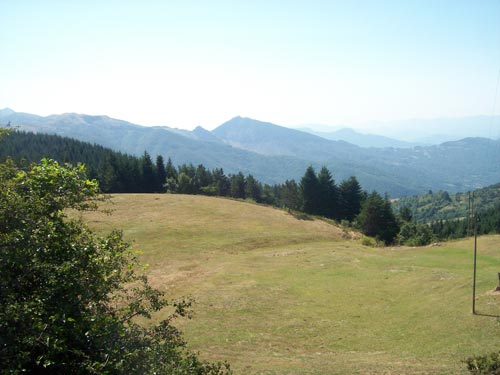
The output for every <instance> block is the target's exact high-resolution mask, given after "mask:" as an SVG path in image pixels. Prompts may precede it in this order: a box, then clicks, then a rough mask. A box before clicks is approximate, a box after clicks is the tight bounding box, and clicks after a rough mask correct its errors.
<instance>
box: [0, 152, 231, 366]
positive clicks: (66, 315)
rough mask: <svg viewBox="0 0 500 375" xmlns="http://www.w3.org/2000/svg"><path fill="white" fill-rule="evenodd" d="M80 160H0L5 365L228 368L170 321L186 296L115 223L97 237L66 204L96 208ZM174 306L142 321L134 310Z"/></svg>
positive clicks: (144, 313) (0, 356)
mask: <svg viewBox="0 0 500 375" xmlns="http://www.w3.org/2000/svg"><path fill="white" fill-rule="evenodd" d="M97 200H98V186H97V183H96V182H95V181H90V180H88V179H87V178H86V175H85V170H84V168H83V166H78V167H70V166H66V167H61V166H60V165H59V164H57V163H56V162H54V161H51V160H42V162H41V163H40V164H36V165H32V166H31V167H30V168H29V169H27V170H21V169H19V168H17V167H16V166H14V164H13V163H12V162H9V161H8V162H6V163H4V164H0V270H1V272H0V363H1V373H2V374H26V373H36V374H225V373H230V370H229V367H228V366H227V365H225V364H212V363H207V362H202V361H200V360H199V359H198V358H197V357H196V355H194V354H193V353H190V352H189V351H188V350H187V349H186V344H185V343H184V341H183V339H182V336H181V334H180V332H179V331H178V330H177V329H176V328H175V327H174V326H173V325H172V321H173V320H174V319H175V318H176V317H179V316H188V314H189V308H190V305H191V302H190V301H186V300H180V301H169V300H166V299H164V298H163V295H162V293H161V292H160V291H158V290H156V289H154V288H152V287H151V286H150V285H149V284H148V281H147V279H146V277H144V276H142V275H138V274H137V273H136V272H135V271H134V270H135V268H136V267H135V265H136V261H135V259H134V258H133V255H132V254H131V251H130V249H129V246H128V244H126V243H125V242H124V241H123V239H122V235H121V233H119V232H112V233H111V234H109V235H108V236H106V237H97V236H96V235H95V234H94V233H92V232H91V231H90V230H89V229H88V228H87V227H86V226H85V225H84V224H83V223H82V222H81V221H78V220H75V219H71V218H69V217H68V216H67V215H66V212H67V210H68V209H76V210H95V209H96V203H97ZM166 306H170V310H171V312H172V313H171V315H170V316H169V317H168V318H167V319H165V320H163V321H162V322H160V323H159V324H157V325H153V326H148V327H144V326H142V325H140V324H138V323H137V321H136V319H135V318H136V317H144V318H151V314H152V313H154V312H157V311H159V310H161V309H163V308H164V307H166Z"/></svg>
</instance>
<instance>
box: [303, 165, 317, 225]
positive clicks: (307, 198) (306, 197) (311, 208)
mask: <svg viewBox="0 0 500 375" xmlns="http://www.w3.org/2000/svg"><path fill="white" fill-rule="evenodd" d="M300 191H301V193H302V204H303V210H304V212H305V213H308V214H313V215H316V214H319V212H320V207H321V201H320V193H319V183H318V177H317V176H316V172H315V171H314V168H313V167H312V166H309V167H308V168H307V170H306V172H305V174H304V176H303V177H302V179H301V180H300Z"/></svg>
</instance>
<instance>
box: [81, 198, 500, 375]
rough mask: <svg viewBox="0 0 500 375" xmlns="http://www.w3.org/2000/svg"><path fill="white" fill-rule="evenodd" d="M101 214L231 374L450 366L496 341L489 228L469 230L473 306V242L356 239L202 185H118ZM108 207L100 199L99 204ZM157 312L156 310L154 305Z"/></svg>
mask: <svg viewBox="0 0 500 375" xmlns="http://www.w3.org/2000/svg"><path fill="white" fill-rule="evenodd" d="M112 203H113V204H112V205H111V208H112V209H113V210H114V213H113V215H112V216H106V215H104V214H96V213H92V214H90V215H86V220H87V221H88V222H89V223H90V225H91V227H93V228H95V229H98V230H102V231H108V230H109V229H111V228H121V229H123V231H124V233H125V237H126V238H127V239H128V240H130V241H133V244H134V248H140V249H141V250H142V251H143V253H142V255H141V256H140V259H141V261H143V262H144V263H147V264H148V265H149V267H148V268H147V270H146V272H147V274H148V275H149V277H150V279H151V281H152V284H154V285H155V286H157V287H159V288H161V289H164V290H166V291H167V294H168V295H169V296H172V297H176V296H192V297H194V298H195V300H196V304H195V307H194V318H193V319H192V320H184V321H178V326H179V327H180V328H181V329H182V330H183V331H184V332H185V336H186V339H187V341H188V342H189V344H190V347H191V348H192V349H194V350H196V351H199V352H200V355H201V357H202V358H207V359H211V360H228V361H229V362H230V363H231V366H232V368H233V369H234V370H235V371H236V372H237V373H240V374H457V373H465V367H464V365H463V363H462V362H461V361H462V360H463V359H465V358H466V357H467V356H470V355H473V354H479V353H484V352H488V351H493V350H495V349H498V348H500V340H499V338H500V327H499V326H498V323H497V321H496V319H495V318H494V317H491V316H487V315H496V314H499V313H500V294H496V293H494V292H493V290H494V289H495V287H496V285H497V282H498V280H497V272H500V237H499V236H489V237H483V238H480V239H479V242H478V244H479V261H478V292H477V296H478V298H477V309H478V311H479V312H480V313H481V314H483V315H476V316H473V315H472V314H471V283H472V246H473V242H472V240H464V241H457V242H450V243H445V244H441V246H435V247H425V248H368V247H364V246H361V241H360V240H359V237H358V236H356V235H355V234H353V233H349V232H348V231H343V230H342V229H340V228H337V227H335V226H333V225H330V224H328V223H326V222H324V221H319V220H314V221H313V220H299V219H298V218H295V217H294V216H292V215H290V214H288V213H286V212H284V211H280V210H276V209H272V208H267V207H263V206H258V205H255V204H251V203H244V202H236V201H232V200H227V199H220V198H210V197H203V196H183V195H167V194H163V195H116V196H114V197H113V199H112ZM106 206H109V203H108V204H107V205H106ZM158 318H160V317H158Z"/></svg>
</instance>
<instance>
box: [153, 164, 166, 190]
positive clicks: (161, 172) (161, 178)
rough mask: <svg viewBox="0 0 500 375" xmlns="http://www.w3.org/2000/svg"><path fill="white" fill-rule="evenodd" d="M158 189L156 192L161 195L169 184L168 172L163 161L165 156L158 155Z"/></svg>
mask: <svg viewBox="0 0 500 375" xmlns="http://www.w3.org/2000/svg"><path fill="white" fill-rule="evenodd" d="M155 172H156V173H155V174H156V187H155V190H156V191H157V192H159V193H163V192H164V191H165V187H164V185H165V183H166V182H167V172H166V171H165V163H164V161H163V156H161V155H158V156H157V157H156V171H155Z"/></svg>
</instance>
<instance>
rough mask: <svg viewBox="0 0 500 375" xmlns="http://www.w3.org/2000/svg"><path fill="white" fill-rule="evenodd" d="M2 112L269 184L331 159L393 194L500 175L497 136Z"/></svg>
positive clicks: (340, 175)
mask: <svg viewBox="0 0 500 375" xmlns="http://www.w3.org/2000/svg"><path fill="white" fill-rule="evenodd" d="M2 113H4V114H5V115H3V116H2V117H1V121H0V123H1V124H3V125H6V124H7V123H8V122H9V121H10V122H11V125H12V126H18V127H19V128H20V129H21V130H25V131H32V132H42V133H49V134H58V135H62V136H68V137H71V138H74V139H77V140H81V141H86V142H91V143H96V144H99V145H102V146H105V147H109V148H111V149H113V150H116V151H121V152H125V153H129V154H132V155H141V154H143V153H144V151H148V153H150V154H151V155H153V156H154V155H163V156H164V157H165V158H168V157H170V158H171V159H172V161H173V162H174V164H176V165H180V164H184V163H192V164H195V165H198V164H203V165H205V166H206V167H207V168H211V169H213V168H223V169H224V170H225V171H226V172H227V173H237V172H239V171H242V172H243V173H244V174H252V175H254V176H255V177H256V178H257V179H259V180H260V181H262V182H266V183H271V184H272V183H282V182H284V181H285V180H287V179H295V180H298V179H300V178H301V177H302V175H303V173H304V171H305V169H306V168H307V167H308V166H309V165H312V166H313V167H314V168H316V169H319V168H321V167H322V166H326V167H328V168H329V169H330V171H331V172H332V174H333V175H334V178H335V179H336V180H337V181H340V180H343V179H345V178H348V177H350V176H352V175H355V176H356V177H357V178H358V179H359V181H360V183H361V184H362V186H363V187H364V188H365V189H367V190H377V191H379V192H382V193H383V192H388V193H389V194H390V195H391V196H393V197H400V196H405V195H415V194H419V193H424V192H427V191H428V190H430V189H432V190H439V189H442V190H448V191H450V192H457V191H467V190H471V189H473V188H477V187H481V186H487V185H491V184H494V183H496V182H498V180H499V176H500V153H499V152H498V150H500V142H498V141H492V140H486V141H484V140H483V141H478V140H473V139H465V140H462V141H461V143H453V142H451V143H446V144H444V145H438V146H429V147H423V146H418V147H414V148H408V149H396V148H380V149H376V148H363V147H359V146H356V145H352V144H349V143H347V142H344V141H331V140H327V139H324V138H321V137H318V136H316V135H312V134H307V133H305V132H302V131H299V130H293V129H289V128H286V127H282V126H279V125H275V124H272V123H268V122H263V121H257V120H253V119H250V118H243V117H239V116H238V117H235V118H233V119H231V120H229V121H227V122H225V123H224V124H222V125H221V126H219V127H218V128H216V129H214V130H213V131H211V132H210V131H208V130H205V129H203V128H201V127H200V128H196V129H195V130H193V131H187V130H181V129H177V130H175V129H172V128H169V127H144V126H140V125H137V124H133V123H129V122H127V121H124V120H117V119H113V118H111V117H108V116H89V115H80V114H63V115H51V116H47V117H42V116H37V115H31V114H26V113H18V112H14V113H10V114H9V111H7V113H5V112H2Z"/></svg>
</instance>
